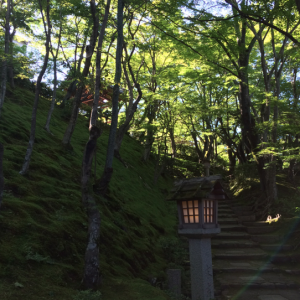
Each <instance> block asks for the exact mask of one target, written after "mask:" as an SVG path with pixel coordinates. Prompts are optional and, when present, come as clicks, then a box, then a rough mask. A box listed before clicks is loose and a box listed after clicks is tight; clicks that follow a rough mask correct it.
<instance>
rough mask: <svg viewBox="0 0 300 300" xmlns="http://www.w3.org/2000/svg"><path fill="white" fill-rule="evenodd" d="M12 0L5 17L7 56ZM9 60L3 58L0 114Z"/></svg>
mask: <svg viewBox="0 0 300 300" xmlns="http://www.w3.org/2000/svg"><path fill="white" fill-rule="evenodd" d="M10 6H11V2H10V0H7V10H6V17H5V38H4V39H5V41H4V54H5V56H7V55H8V54H9V29H10V26H9V19H10ZM7 61H8V57H5V58H4V59H3V60H2V62H1V63H2V78H1V83H0V115H1V110H2V106H3V103H4V98H5V94H6V82H7Z"/></svg>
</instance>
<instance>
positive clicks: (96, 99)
mask: <svg viewBox="0 0 300 300" xmlns="http://www.w3.org/2000/svg"><path fill="white" fill-rule="evenodd" d="M110 1H111V0H107V3H106V6H105V14H104V19H103V23H102V26H101V29H100V34H99V38H98V47H97V56H96V82H95V94H94V101H93V107H92V112H91V118H90V126H89V127H90V128H91V127H92V126H96V122H97V119H98V114H97V110H98V105H99V104H98V103H99V94H100V78H101V68H100V63H101V51H102V45H103V40H104V36H105V29H106V25H107V20H108V13H109V8H110Z"/></svg>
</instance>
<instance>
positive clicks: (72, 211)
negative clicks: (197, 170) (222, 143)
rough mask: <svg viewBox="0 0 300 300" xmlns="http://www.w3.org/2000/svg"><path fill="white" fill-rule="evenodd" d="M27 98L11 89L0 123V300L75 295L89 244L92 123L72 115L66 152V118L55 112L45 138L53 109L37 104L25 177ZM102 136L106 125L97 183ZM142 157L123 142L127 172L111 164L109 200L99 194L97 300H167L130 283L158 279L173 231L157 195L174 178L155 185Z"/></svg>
mask: <svg viewBox="0 0 300 300" xmlns="http://www.w3.org/2000/svg"><path fill="white" fill-rule="evenodd" d="M33 99H34V95H33V93H31V92H29V91H27V90H25V89H22V88H18V87H17V88H16V89H14V90H13V91H12V90H10V92H9V97H8V98H7V99H5V104H4V109H3V112H2V115H1V121H0V142H2V143H3V145H4V162H3V164H4V177H5V191H4V199H3V205H2V206H1V209H0V228H1V230H0V241H1V242H0V270H1V271H0V282H1V284H0V295H1V300H2V299H4V300H6V299H7V300H8V299H9V300H12V299H13V300H18V299H28V300H34V299H39V300H40V299H64V300H68V299H73V296H74V295H75V294H76V293H77V291H76V289H78V288H79V287H80V282H81V275H82V270H83V259H84V252H85V247H86V241H87V219H86V214H85V212H84V210H83V208H82V204H81V189H80V176H81V163H82V155H83V150H84V146H85V143H86V142H87V140H88V127H87V125H88V122H87V119H86V118H85V117H83V116H79V117H78V123H77V125H76V129H75V131H74V135H73V137H72V140H71V144H72V150H70V149H66V148H64V147H63V146H62V145H61V139H62V137H63V134H64V131H65V129H66V127H67V122H66V121H65V120H64V119H63V118H62V115H63V113H62V110H61V109H60V108H56V109H55V110H54V115H53V122H52V125H51V131H52V133H53V135H51V134H48V133H47V132H46V131H45V130H44V129H43V127H44V124H45V121H46V117H47V113H48V109H49V105H50V101H49V100H47V99H44V98H41V99H40V103H39V109H38V115H37V127H36V140H35V144H34V150H33V154H32V159H31V164H30V170H29V173H28V175H26V176H21V175H20V174H19V171H20V169H21V166H22V163H23V159H24V156H25V152H26V148H27V144H28V138H29V131H30V120H31V111H32V105H33ZM108 133H109V127H107V126H105V127H104V132H103V134H102V136H101V137H100V139H99V141H98V148H97V156H96V174H95V177H96V178H98V179H99V178H100V177H101V175H102V172H103V166H104V162H105V157H106V145H107V140H108ZM142 152H143V148H142V146H141V145H140V144H139V142H137V141H135V140H134V139H132V138H130V137H128V136H125V137H124V142H123V145H122V148H121V152H120V153H121V156H122V158H123V159H124V161H125V164H126V167H125V166H124V165H123V164H122V163H121V162H120V161H118V160H116V159H115V160H114V164H113V167H114V173H113V178H112V181H111V185H110V188H109V192H108V197H107V198H102V197H98V196H95V199H96V201H97V203H98V205H99V210H100V213H101V238H100V260H101V273H102V276H103V278H104V281H103V282H104V284H103V287H102V288H101V290H103V299H122V300H126V299H139V300H141V299H156V300H159V299H162V300H163V299H168V298H167V296H166V295H165V294H164V293H163V292H162V291H160V290H159V289H157V288H154V287H152V286H151V285H150V284H148V283H147V282H145V281H141V280H138V279H134V278H137V277H140V278H144V279H147V278H148V277H151V276H152V277H157V276H158V274H162V273H163V272H164V269H165V268H166V267H167V264H168V260H167V258H166V257H165V255H164V250H163V248H162V247H161V243H159V240H160V239H161V237H166V238H167V237H169V236H174V234H175V232H176V219H175V216H176V212H175V205H173V204H170V203H166V201H165V195H164V194H162V192H161V188H163V189H166V187H168V186H170V184H171V182H172V180H171V179H170V178H165V177H161V178H160V179H159V182H158V184H157V185H154V184H153V174H154V170H155V163H154V162H151V161H150V162H148V163H144V162H142V160H141V157H142ZM93 169H94V167H93ZM112 276H114V278H115V279H113V280H111V279H110V278H112ZM129 278H131V279H132V280H128V279H129ZM16 282H17V283H20V285H22V287H21V286H19V285H18V284H17V285H15V283H16ZM113 286H115V288H112V287H113Z"/></svg>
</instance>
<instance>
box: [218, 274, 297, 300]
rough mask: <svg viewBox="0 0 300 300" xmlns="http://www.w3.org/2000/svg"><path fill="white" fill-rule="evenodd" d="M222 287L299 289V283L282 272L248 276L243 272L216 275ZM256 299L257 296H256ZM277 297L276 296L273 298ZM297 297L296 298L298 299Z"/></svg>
mask: <svg viewBox="0 0 300 300" xmlns="http://www.w3.org/2000/svg"><path fill="white" fill-rule="evenodd" d="M215 279H216V281H217V282H218V283H219V284H220V286H221V289H226V288H245V287H247V289H249V288H250V289H276V290H277V289H298V288H299V287H300V285H299V283H298V282H296V281H294V278H293V277H292V276H289V275H287V274H281V273H279V274H278V273H268V272H266V273H263V274H259V275H257V274H255V275H253V276H251V275H250V276H247V275H245V274H244V273H242V272H238V273H235V274H230V273H229V274H220V275H217V276H216V277H215ZM254 299H255V298H254ZM273 299H276V298H273ZM296 299H297V298H296ZM296 299H295V300H296Z"/></svg>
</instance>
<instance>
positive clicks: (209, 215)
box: [204, 200, 214, 223]
mask: <svg viewBox="0 0 300 300" xmlns="http://www.w3.org/2000/svg"><path fill="white" fill-rule="evenodd" d="M213 222H214V201H212V200H205V201H204V223H213Z"/></svg>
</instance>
